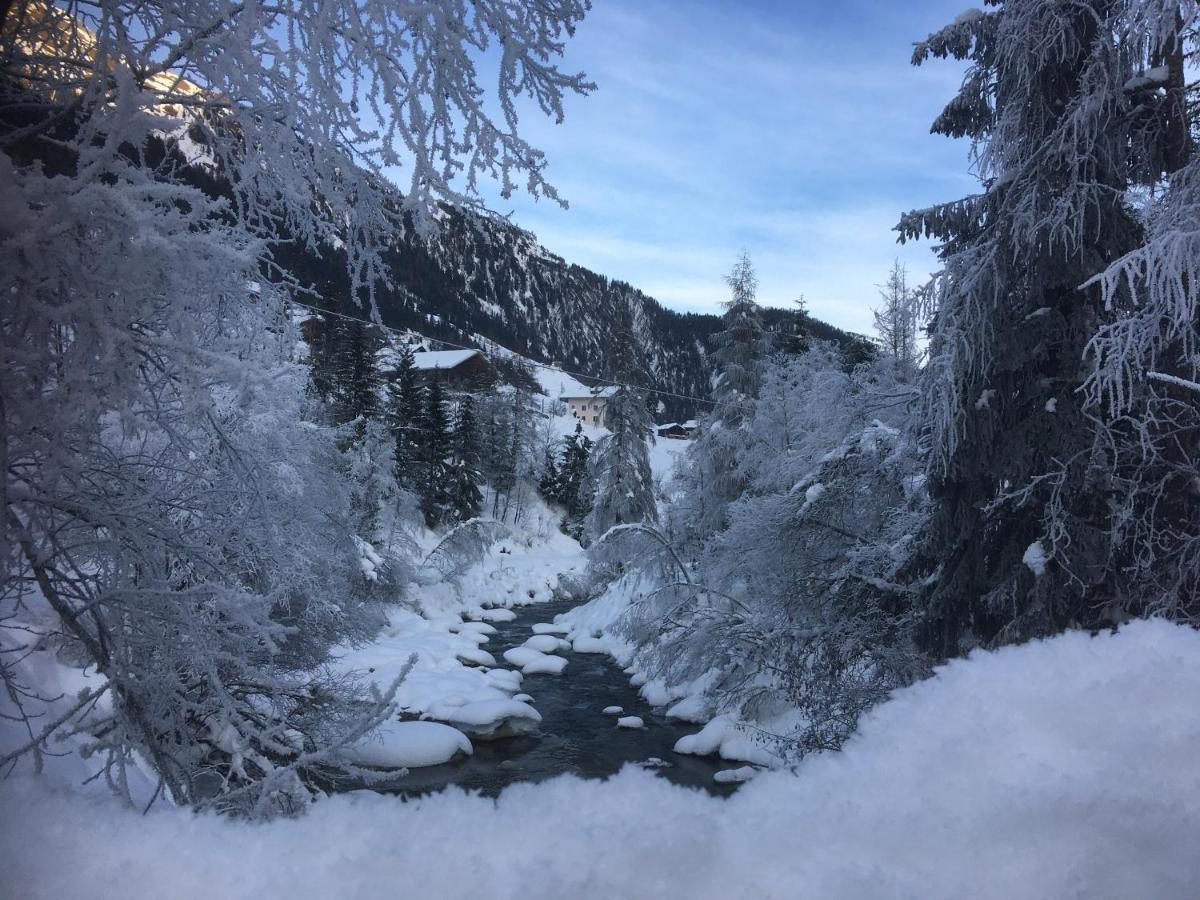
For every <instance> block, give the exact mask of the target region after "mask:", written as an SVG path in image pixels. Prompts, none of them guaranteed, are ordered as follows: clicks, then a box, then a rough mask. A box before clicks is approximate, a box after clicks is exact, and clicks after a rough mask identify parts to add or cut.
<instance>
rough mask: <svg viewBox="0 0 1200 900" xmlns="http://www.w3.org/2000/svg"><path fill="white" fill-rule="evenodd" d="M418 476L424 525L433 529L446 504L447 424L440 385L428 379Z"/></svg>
mask: <svg viewBox="0 0 1200 900" xmlns="http://www.w3.org/2000/svg"><path fill="white" fill-rule="evenodd" d="M421 441H422V443H421V476H420V482H419V484H418V485H417V489H418V493H419V495H420V508H421V512H422V514H423V515H424V516H425V524H426V525H428V526H429V527H430V528H434V527H436V526H438V525H440V524H441V523H442V522H443V521H445V518H446V513H447V508H448V506H449V501H450V491H449V487H450V459H451V452H452V449H453V448H452V444H451V433H450V423H449V420H448V417H447V415H446V402H445V399H444V398H443V394H442V384H441V381H440V380H439V379H437V378H433V379H431V380H430V383H429V387H428V389H427V390H426V392H425V415H424V422H423V424H422V429H421Z"/></svg>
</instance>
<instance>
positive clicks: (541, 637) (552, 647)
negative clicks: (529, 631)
mask: <svg viewBox="0 0 1200 900" xmlns="http://www.w3.org/2000/svg"><path fill="white" fill-rule="evenodd" d="M525 646H526V647H532V648H533V649H534V650H540V651H541V652H542V653H557V652H558V651H559V650H568V649H570V647H571V644H570V642H569V641H564V640H562V639H561V638H557V637H555V636H554V635H552V634H535V635H534V636H533V637H531V638H529V639H528V640H527V641H525Z"/></svg>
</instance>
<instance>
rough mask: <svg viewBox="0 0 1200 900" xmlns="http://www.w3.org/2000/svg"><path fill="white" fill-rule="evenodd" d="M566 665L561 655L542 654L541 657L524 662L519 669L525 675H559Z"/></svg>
mask: <svg viewBox="0 0 1200 900" xmlns="http://www.w3.org/2000/svg"><path fill="white" fill-rule="evenodd" d="M566 667H567V661H566V660H565V659H563V658H562V657H561V656H549V655H547V654H543V655H542V658H541V659H535V660H534V661H533V662H529V663H526V664H525V665H524V666H522V667H521V671H522V672H524V673H525V674H526V675H561V674H562V673H563V670H564V669H565V668H566Z"/></svg>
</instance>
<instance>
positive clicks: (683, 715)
mask: <svg viewBox="0 0 1200 900" xmlns="http://www.w3.org/2000/svg"><path fill="white" fill-rule="evenodd" d="M712 714H713V708H712V702H711V701H710V700H708V699H707V698H706V697H705V696H704V695H703V694H692V695H691V696H688V697H684V698H683V699H682V700H680V701H678V702H677V703H674V704H672V705H671V706H669V707H667V718H668V719H678V720H679V721H681V722H697V723H701V722H707V721H708V720H709V719H711V718H712Z"/></svg>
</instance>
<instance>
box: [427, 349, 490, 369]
mask: <svg viewBox="0 0 1200 900" xmlns="http://www.w3.org/2000/svg"><path fill="white" fill-rule="evenodd" d="M474 356H479V357H482V356H483V354H482V353H480V352H479V351H478V350H427V351H425V352H423V353H414V354H413V365H414V366H415V367H416V368H418V369H420V370H421V371H422V372H429V371H432V370H434V369H454V368H457V367H458V366H461V365H462V364H463V363H465V362H466V361H467V360H468V359H471V358H472V357H474Z"/></svg>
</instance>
